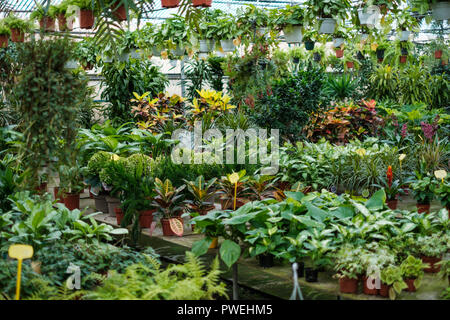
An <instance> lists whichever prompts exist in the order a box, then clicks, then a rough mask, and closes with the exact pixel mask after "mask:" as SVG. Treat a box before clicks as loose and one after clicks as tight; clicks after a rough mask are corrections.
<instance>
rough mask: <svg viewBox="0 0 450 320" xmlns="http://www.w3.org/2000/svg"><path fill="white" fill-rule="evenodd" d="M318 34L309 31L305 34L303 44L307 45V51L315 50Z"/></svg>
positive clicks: (311, 30)
mask: <svg viewBox="0 0 450 320" xmlns="http://www.w3.org/2000/svg"><path fill="white" fill-rule="evenodd" d="M316 37H317V33H316V32H315V31H314V30H313V29H310V30H307V31H305V33H304V34H303V42H304V43H305V49H306V50H308V51H312V50H314V44H315V42H316Z"/></svg>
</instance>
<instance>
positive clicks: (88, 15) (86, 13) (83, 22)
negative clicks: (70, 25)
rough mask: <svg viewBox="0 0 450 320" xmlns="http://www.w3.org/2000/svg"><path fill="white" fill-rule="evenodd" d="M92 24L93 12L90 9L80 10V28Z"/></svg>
mask: <svg viewBox="0 0 450 320" xmlns="http://www.w3.org/2000/svg"><path fill="white" fill-rule="evenodd" d="M93 26H94V12H93V11H92V10H80V28H81V29H91V28H92V27H93Z"/></svg>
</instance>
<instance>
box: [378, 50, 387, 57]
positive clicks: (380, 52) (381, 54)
mask: <svg viewBox="0 0 450 320" xmlns="http://www.w3.org/2000/svg"><path fill="white" fill-rule="evenodd" d="M384 51H385V49H377V58H378V59H384Z"/></svg>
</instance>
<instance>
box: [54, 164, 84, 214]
mask: <svg viewBox="0 0 450 320" xmlns="http://www.w3.org/2000/svg"><path fill="white" fill-rule="evenodd" d="M84 172H85V168H84V167H81V166H79V164H78V163H77V162H75V163H73V164H72V165H61V166H60V167H59V179H60V184H59V192H60V193H61V194H62V196H63V199H64V205H65V206H66V207H67V209H69V210H74V209H80V194H81V193H82V192H83V190H84V188H85V185H84V181H83V175H84Z"/></svg>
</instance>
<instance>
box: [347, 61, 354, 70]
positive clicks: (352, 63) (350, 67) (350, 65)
mask: <svg viewBox="0 0 450 320" xmlns="http://www.w3.org/2000/svg"><path fill="white" fill-rule="evenodd" d="M346 64H347V68H349V69H353V67H354V66H355V63H354V62H353V61H347V62H346Z"/></svg>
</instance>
